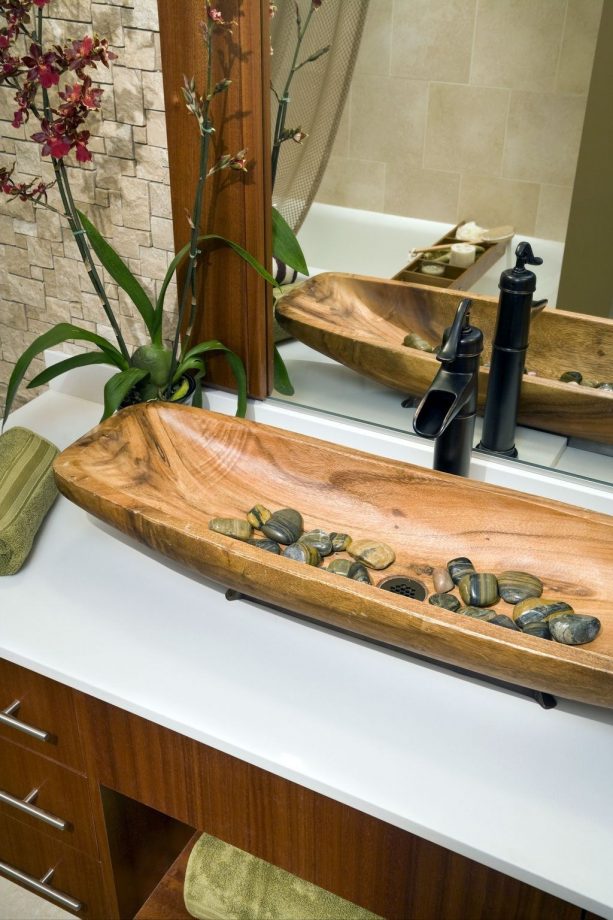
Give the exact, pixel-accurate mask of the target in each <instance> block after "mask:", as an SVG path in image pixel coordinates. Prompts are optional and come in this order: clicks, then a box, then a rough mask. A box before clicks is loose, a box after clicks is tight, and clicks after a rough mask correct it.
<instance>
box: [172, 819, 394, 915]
mask: <svg viewBox="0 0 613 920" xmlns="http://www.w3.org/2000/svg"><path fill="white" fill-rule="evenodd" d="M183 894H184V899H185V907H186V908H187V910H188V911H189V913H190V914H191V915H192V917H197V918H198V920H381V918H379V917H377V915H376V914H371V913H370V911H367V910H364V908H362V907H358V906H357V904H352V903H351V901H345V900H344V899H343V898H339V897H337V896H336V895H334V894H331V893H330V892H329V891H325V890H324V889H323V888H319V887H318V886H317V885H312V884H311V883H310V882H305V881H303V879H301V878H298V877H297V876H296V875H292V874H291V873H290V872H286V871H285V870H284V869H279V868H277V866H273V865H271V864H270V863H267V862H264V860H263V859H258V858H257V857H256V856H251V854H250V853H245V851H244V850H239V849H237V848H236V847H233V846H230V845H229V844H228V843H224V842H223V841H222V840H218V839H217V838H216V837H210V836H209V835H208V834H203V835H202V837H201V838H200V839H199V840H198V842H197V843H196V846H195V847H194V849H193V850H192V852H191V855H190V857H189V862H188V864H187V871H186V873H185V886H184V890H183Z"/></svg>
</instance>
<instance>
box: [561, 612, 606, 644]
mask: <svg viewBox="0 0 613 920" xmlns="http://www.w3.org/2000/svg"><path fill="white" fill-rule="evenodd" d="M600 625H601V624H600V620H599V619H598V618H597V617H592V616H585V615H583V614H580V613H566V614H563V615H562V616H557V617H555V619H553V620H550V622H549V631H550V632H551V635H552V636H553V638H554V639H555V640H556V642H563V643H564V645H585V643H586V642H591V641H592V640H593V639H595V638H596V636H597V635H598V633H599V632H600Z"/></svg>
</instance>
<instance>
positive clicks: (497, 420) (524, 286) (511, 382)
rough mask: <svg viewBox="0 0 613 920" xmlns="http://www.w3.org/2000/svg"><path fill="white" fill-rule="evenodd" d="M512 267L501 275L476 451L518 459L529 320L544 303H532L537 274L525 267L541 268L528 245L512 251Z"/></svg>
mask: <svg viewBox="0 0 613 920" xmlns="http://www.w3.org/2000/svg"><path fill="white" fill-rule="evenodd" d="M515 256H516V259H517V261H516V264H515V268H511V269H507V270H506V271H504V272H503V273H502V274H501V276H500V283H499V285H498V287H499V288H500V298H499V301H498V318H497V320H496V332H495V333H494V341H493V344H492V356H491V363H490V372H489V383H488V388H487V397H486V403H485V413H484V416H483V430H482V433H481V443H480V444H479V445H478V447H477V450H482V451H485V452H486V453H497V454H504V456H506V457H517V449H516V447H515V426H516V424H517V410H518V406H519V396H520V392H521V384H522V378H523V374H524V369H525V367H524V364H525V359H526V350H527V348H528V337H529V334H530V317H531V315H532V312H533V308H534V309H538V308H540V307H542V306H543V302H539V303H534V301H533V299H532V295H533V294H534V291H535V290H536V275H535V274H534V272H531V271H530V269H528V268H526V265H542V263H543V260H542V259H539V258H538V256H535V255H534V253H533V252H532V247H531V246H530V243H526V242H522V243H519V245H518V247H517V249H516V250H515Z"/></svg>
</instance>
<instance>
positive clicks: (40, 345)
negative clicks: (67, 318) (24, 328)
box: [2, 323, 129, 427]
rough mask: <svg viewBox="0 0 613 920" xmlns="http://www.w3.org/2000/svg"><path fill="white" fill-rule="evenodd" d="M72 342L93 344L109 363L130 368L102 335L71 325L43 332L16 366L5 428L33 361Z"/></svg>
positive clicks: (7, 398)
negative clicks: (43, 353) (47, 350)
mask: <svg viewBox="0 0 613 920" xmlns="http://www.w3.org/2000/svg"><path fill="white" fill-rule="evenodd" d="M71 340H75V341H79V340H82V341H86V342H93V343H94V345H97V346H98V348H99V349H100V350H101V351H102V352H104V354H105V355H106V356H107V357H108V358H109V363H111V364H114V365H116V366H117V367H121V368H127V367H128V366H129V365H128V362H127V361H126V359H125V358H124V356H123V355H122V353H121V352H120V351H119V350H118V349H117V348H115V346H114V345H111V343H110V342H108V341H107V340H106V339H104V338H102V336H101V335H96V333H95V332H89V331H88V330H87V329H81V328H80V326H73V325H72V324H71V323H58V324H57V326H53V328H52V329H50V330H49V331H48V332H43V334H42V335H39V336H38V338H36V339H34V341H33V342H32V344H31V345H30V346H29V347H28V348H26V350H25V351H24V353H23V354H22V355H21V357H20V358H19V360H18V361H17V363H16V364H15V367H14V368H13V373H12V374H11V377H10V380H9V384H8V389H7V393H6V406H5V408H4V418H3V420H2V427H4V425H5V423H6V420H7V418H8V415H9V412H10V411H11V406H12V405H13V400H14V399H15V394H16V392H17V390H18V388H19V384H20V383H21V381H22V380H23V377H24V374H25V372H26V371H27V369H28V367H29V366H30V363H31V361H32V359H33V358H35V357H36V356H37V355H39V354H40V353H41V351H44V350H45V349H46V348H53V347H54V345H59V344H60V343H61V342H69V341H71Z"/></svg>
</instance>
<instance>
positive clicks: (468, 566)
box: [447, 556, 476, 585]
mask: <svg viewBox="0 0 613 920" xmlns="http://www.w3.org/2000/svg"><path fill="white" fill-rule="evenodd" d="M447 571H448V572H449V575H450V576H451V579H452V581H453V583H454V585H458V584H459V583H460V579H461V578H464V576H465V575H472V574H473V573H474V572H475V571H476V570H475V567H474V565H473V564H472V562H471V561H470V559H467V558H466V556H458V557H457V559H451V560H450V561H449V562H448V563H447Z"/></svg>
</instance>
